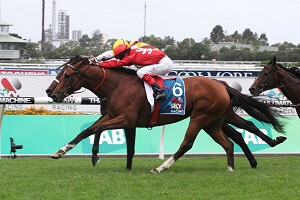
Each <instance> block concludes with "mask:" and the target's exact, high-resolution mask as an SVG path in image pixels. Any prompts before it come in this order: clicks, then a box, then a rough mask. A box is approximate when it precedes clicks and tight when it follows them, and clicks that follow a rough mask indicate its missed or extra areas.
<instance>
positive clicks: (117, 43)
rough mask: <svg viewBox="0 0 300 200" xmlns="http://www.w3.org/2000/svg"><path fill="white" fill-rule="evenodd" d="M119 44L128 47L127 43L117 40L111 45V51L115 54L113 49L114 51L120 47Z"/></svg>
mask: <svg viewBox="0 0 300 200" xmlns="http://www.w3.org/2000/svg"><path fill="white" fill-rule="evenodd" d="M121 44H125V45H126V46H128V47H129V44H128V42H127V41H126V40H117V41H115V43H114V45H113V47H112V50H113V51H114V52H115V49H116V48H117V47H118V46H119V45H121Z"/></svg>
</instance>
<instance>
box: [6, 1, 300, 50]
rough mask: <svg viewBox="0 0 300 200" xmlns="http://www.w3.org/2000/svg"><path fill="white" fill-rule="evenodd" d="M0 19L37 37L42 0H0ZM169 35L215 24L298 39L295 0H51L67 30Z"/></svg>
mask: <svg viewBox="0 0 300 200" xmlns="http://www.w3.org/2000/svg"><path fill="white" fill-rule="evenodd" d="M52 1H53V0H45V2H46V8H45V12H46V13H45V28H48V27H49V25H50V24H51V22H52ZM0 2H1V3H0V10H1V11H0V19H1V21H5V22H8V23H11V24H13V26H12V27H10V33H17V34H18V35H20V36H22V37H23V38H25V39H31V41H33V42H36V41H40V40H41V35H42V34H41V30H42V28H41V24H42V20H41V16H42V0H0ZM145 3H146V5H147V9H146V35H147V36H149V35H151V34H153V35H155V36H156V37H161V38H163V37H165V36H171V37H173V38H174V39H175V40H176V41H182V40H183V39H185V38H193V39H194V40H195V41H196V42H201V41H202V40H203V38H205V37H210V32H211V31H212V29H213V28H214V27H215V26H216V25H221V26H222V27H223V29H224V31H225V33H226V34H233V33H234V32H235V31H238V32H239V33H242V32H243V31H244V30H245V29H246V28H250V30H251V31H252V32H256V33H257V34H258V36H259V35H260V34H261V33H266V35H267V38H268V40H269V44H270V45H271V44H275V43H283V42H284V41H287V42H291V43H293V44H295V45H297V44H300V12H299V10H300V1H298V0H168V1H167V0H106V1H102V0H56V10H57V12H58V10H60V9H62V10H66V11H67V14H68V15H70V35H71V34H72V32H71V31H72V30H82V33H83V34H88V35H89V36H91V33H92V32H93V31H94V30H96V29H100V31H101V33H103V34H106V35H108V36H109V38H116V39H118V38H120V39H121V38H122V39H126V40H137V39H138V38H139V37H141V36H143V35H144V13H145V12H144V6H145Z"/></svg>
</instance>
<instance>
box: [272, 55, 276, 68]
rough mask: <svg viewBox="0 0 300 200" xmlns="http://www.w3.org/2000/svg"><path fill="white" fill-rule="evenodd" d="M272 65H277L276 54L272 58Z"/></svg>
mask: <svg viewBox="0 0 300 200" xmlns="http://www.w3.org/2000/svg"><path fill="white" fill-rule="evenodd" d="M272 65H274V66H275V65H276V56H274V58H273V60H272Z"/></svg>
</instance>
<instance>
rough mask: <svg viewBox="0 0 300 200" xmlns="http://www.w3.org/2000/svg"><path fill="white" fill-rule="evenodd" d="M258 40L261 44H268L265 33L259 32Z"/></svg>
mask: <svg viewBox="0 0 300 200" xmlns="http://www.w3.org/2000/svg"><path fill="white" fill-rule="evenodd" d="M258 41H259V44H260V45H261V46H269V43H268V38H267V35H266V34H265V33H262V34H260V36H259V39H258Z"/></svg>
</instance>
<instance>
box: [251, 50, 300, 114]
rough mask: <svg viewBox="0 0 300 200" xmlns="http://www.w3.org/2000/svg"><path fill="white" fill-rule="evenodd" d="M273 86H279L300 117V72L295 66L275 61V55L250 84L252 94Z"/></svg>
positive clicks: (255, 94) (257, 93)
mask: <svg viewBox="0 0 300 200" xmlns="http://www.w3.org/2000/svg"><path fill="white" fill-rule="evenodd" d="M273 88H279V89H280V90H281V91H282V93H283V94H284V95H285V96H286V98H287V99H289V100H290V101H291V102H292V104H293V105H292V106H293V107H295V109H296V111H297V113H298V117H299V118H300V72H299V71H298V70H295V68H286V67H284V66H283V65H281V64H279V63H276V57H275V56H274V58H273V59H272V60H271V61H270V62H269V63H268V64H267V65H266V66H265V67H264V68H263V69H262V70H261V72H260V73H259V75H258V77H257V79H256V80H255V81H254V83H253V84H252V85H251V86H250V88H249V91H250V93H251V94H252V95H253V96H258V95H259V94H260V93H262V92H264V91H266V90H270V89H273Z"/></svg>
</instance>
